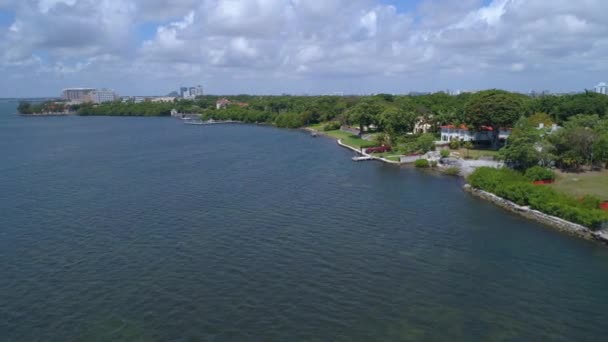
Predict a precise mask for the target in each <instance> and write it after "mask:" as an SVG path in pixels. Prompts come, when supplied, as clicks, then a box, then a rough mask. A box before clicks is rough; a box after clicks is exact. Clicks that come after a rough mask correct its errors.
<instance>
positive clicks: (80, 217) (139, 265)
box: [0, 104, 608, 341]
mask: <svg viewBox="0 0 608 342" xmlns="http://www.w3.org/2000/svg"><path fill="white" fill-rule="evenodd" d="M14 107H15V104H0V156H1V158H0V175H1V177H0V213H1V215H2V216H1V221H0V261H1V264H0V340H3V341H70V340H101V341H119V340H124V341H133V340H140V341H148V340H149V341H167V340H171V341H192V340H213V341H297V340H309V341H310V340H317V341H374V340H385V341H386V340H391V341H396V340H452V341H458V340H462V341H476V340H497V341H499V340H517V341H519V340H523V341H540V340H562V341H572V340H578V341H584V340H587V341H592V340H601V339H603V338H604V336H605V322H606V321H607V319H608V294H606V289H607V287H608V249H607V248H605V247H603V246H599V245H596V244H594V243H590V242H586V241H582V240H578V239H575V238H571V237H568V236H564V235H562V234H560V233H557V232H554V231H551V230H549V229H546V228H544V227H542V226H539V225H536V224H534V223H530V222H528V221H526V220H524V219H522V218H519V217H517V216H513V215H510V214H508V213H506V212H504V211H502V210H500V209H498V208H496V207H494V206H492V205H490V204H487V203H485V202H482V201H479V200H477V199H475V198H472V197H470V196H469V195H467V194H466V193H464V192H462V191H461V184H460V183H459V182H458V181H456V180H455V179H453V178H448V177H442V176H437V175H433V174H428V173H423V172H419V171H417V170H414V169H408V168H398V167H394V166H389V165H383V164H379V163H376V162H364V163H363V162H362V163H353V162H352V161H351V160H350V156H351V154H350V153H349V152H348V151H346V150H344V149H341V148H339V147H337V146H336V145H335V142H333V141H332V140H329V139H325V138H317V139H313V138H311V137H310V136H309V135H308V134H306V133H303V132H300V131H290V130H280V129H275V128H270V127H259V126H245V125H242V126H241V125H225V126H221V125H217V126H187V125H182V124H180V123H179V122H178V121H175V120H173V119H168V118H111V117H89V118H85V117H64V118H61V117H52V118H23V117H19V116H16V115H14V114H13V113H14Z"/></svg>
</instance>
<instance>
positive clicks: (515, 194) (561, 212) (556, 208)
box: [468, 167, 608, 230]
mask: <svg viewBox="0 0 608 342" xmlns="http://www.w3.org/2000/svg"><path fill="white" fill-rule="evenodd" d="M468 180H469V183H470V184H471V186H472V187H474V188H477V189H481V190H485V191H487V192H490V193H493V194H495V195H497V196H499V197H502V198H504V199H507V200H509V201H512V202H515V203H516V204H518V205H520V206H528V207H530V208H532V209H536V210H538V211H540V212H543V213H545V214H549V215H553V216H557V217H559V218H562V219H564V220H567V221H570V222H574V223H578V224H581V225H583V226H585V227H588V228H590V229H594V230H595V229H598V228H600V227H601V226H602V224H604V223H605V222H608V212H605V211H603V210H600V209H599V206H600V199H599V198H597V197H595V196H585V197H583V198H580V197H575V196H571V195H568V194H565V193H563V192H560V191H557V190H555V189H554V188H552V187H550V186H546V185H534V184H532V182H531V180H530V179H529V178H527V177H525V176H524V175H523V174H521V173H519V172H517V171H514V170H511V169H493V168H485V167H482V168H479V169H477V170H475V172H473V173H472V174H471V175H470V176H469V178H468Z"/></svg>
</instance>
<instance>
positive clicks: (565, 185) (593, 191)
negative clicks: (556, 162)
mask: <svg viewBox="0 0 608 342" xmlns="http://www.w3.org/2000/svg"><path fill="white" fill-rule="evenodd" d="M556 175H557V177H556V181H555V184H553V185H551V186H552V187H554V188H555V189H556V190H558V191H562V192H565V193H567V194H571V195H573V196H584V195H595V196H598V197H599V198H600V199H602V200H608V170H603V171H601V172H599V171H595V172H581V173H572V172H560V171H558V172H556Z"/></svg>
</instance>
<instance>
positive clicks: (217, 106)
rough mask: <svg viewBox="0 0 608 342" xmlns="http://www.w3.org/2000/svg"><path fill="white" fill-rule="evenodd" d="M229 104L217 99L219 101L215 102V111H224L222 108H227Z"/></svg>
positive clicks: (224, 100) (228, 101)
mask: <svg viewBox="0 0 608 342" xmlns="http://www.w3.org/2000/svg"><path fill="white" fill-rule="evenodd" d="M230 103H231V102H230V100H228V99H219V100H217V101H215V109H224V108H226V107H228V105H229V104H230Z"/></svg>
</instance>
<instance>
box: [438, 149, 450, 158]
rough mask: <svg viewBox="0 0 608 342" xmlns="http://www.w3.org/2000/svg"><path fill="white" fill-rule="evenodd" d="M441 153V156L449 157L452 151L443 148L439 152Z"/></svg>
mask: <svg viewBox="0 0 608 342" xmlns="http://www.w3.org/2000/svg"><path fill="white" fill-rule="evenodd" d="M439 154H440V155H441V158H447V157H449V156H450V151H448V150H441V152H439Z"/></svg>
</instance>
